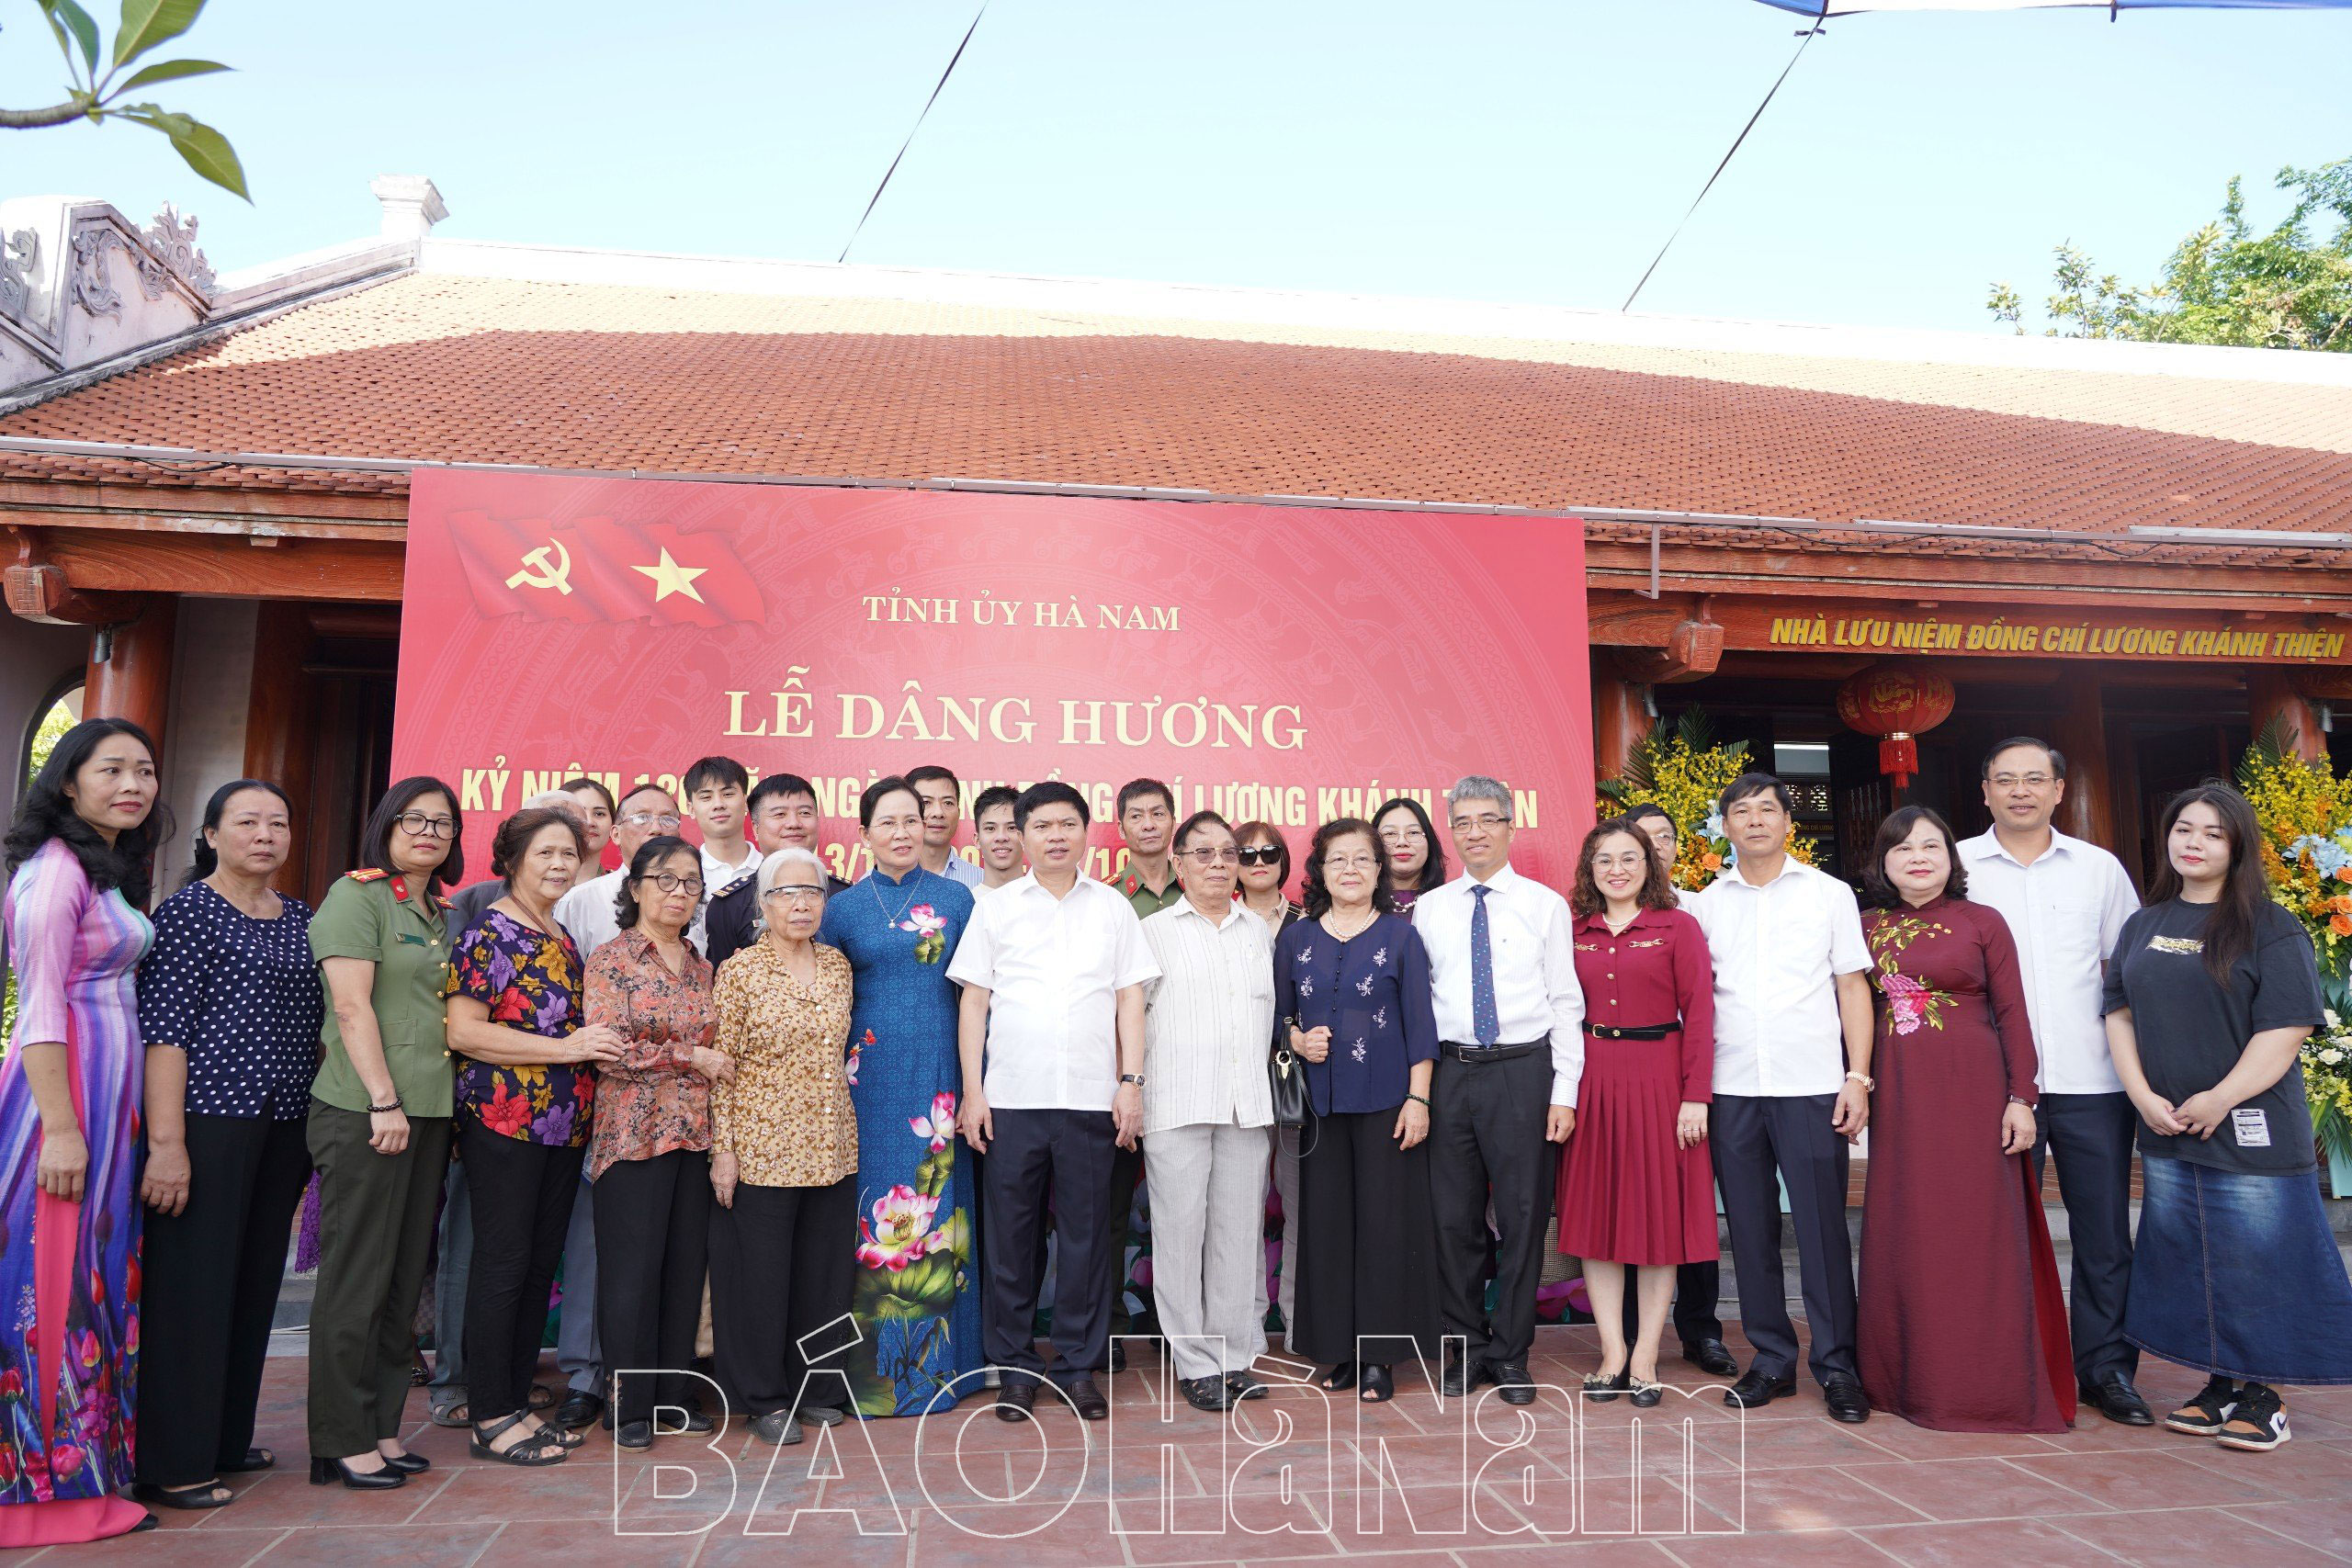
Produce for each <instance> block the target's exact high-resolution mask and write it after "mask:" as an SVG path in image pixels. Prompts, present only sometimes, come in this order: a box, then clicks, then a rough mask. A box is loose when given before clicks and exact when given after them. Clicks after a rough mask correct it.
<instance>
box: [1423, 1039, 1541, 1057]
mask: <svg viewBox="0 0 2352 1568" xmlns="http://www.w3.org/2000/svg"><path fill="white" fill-rule="evenodd" d="M1549 1043H1550V1042H1549V1041H1546V1040H1531V1041H1529V1042H1527V1043H1525V1044H1523V1045H1462V1044H1457V1043H1454V1042H1453V1041H1451V1040H1448V1041H1445V1042H1443V1043H1441V1044H1440V1045H1439V1046H1438V1050H1439V1051H1440V1052H1441V1053H1442V1054H1443V1055H1448V1056H1451V1057H1453V1059H1454V1060H1455V1061H1457V1062H1508V1061H1510V1060H1512V1059H1513V1058H1514V1057H1519V1056H1524V1055H1527V1054H1528V1053H1529V1052H1531V1051H1537V1050H1541V1049H1542V1048H1543V1047H1544V1046H1545V1045H1548V1044H1549Z"/></svg>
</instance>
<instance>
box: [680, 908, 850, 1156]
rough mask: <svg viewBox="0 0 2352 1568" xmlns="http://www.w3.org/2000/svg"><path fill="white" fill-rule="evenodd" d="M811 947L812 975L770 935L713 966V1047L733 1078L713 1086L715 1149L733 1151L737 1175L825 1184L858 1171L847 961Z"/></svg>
mask: <svg viewBox="0 0 2352 1568" xmlns="http://www.w3.org/2000/svg"><path fill="white" fill-rule="evenodd" d="M815 945H816V949H817V983H816V985H815V986H813V987H810V986H805V985H803V984H801V982H800V981H798V980H797V979H795V978H794V977H793V976H791V975H790V974H788V973H786V969H785V967H784V960H783V958H782V957H781V956H780V955H779V954H778V953H776V950H775V946H774V945H773V944H772V943H770V942H764V941H762V942H753V943H752V945H751V946H749V947H747V948H744V949H743V950H742V951H741V952H740V953H736V954H735V956H734V957H732V958H730V959H729V960H728V961H727V962H726V963H725V964H721V965H719V969H718V995H717V996H716V997H715V998H713V1000H714V1004H715V1006H716V1008H717V1010H718V1040H717V1041H716V1042H715V1043H716V1044H717V1045H718V1049H719V1050H721V1051H724V1052H725V1053H726V1054H727V1055H729V1056H732V1057H733V1058H734V1059H735V1081H734V1082H732V1083H718V1084H713V1085H712V1086H711V1090H710V1111H711V1138H710V1148H711V1152H712V1153H713V1154H723V1153H732V1154H733V1155H734V1156H735V1167H736V1176H737V1179H740V1180H742V1181H747V1182H749V1183H751V1184H752V1186H754V1187H830V1186H831V1185H832V1184H833V1183H834V1182H836V1181H839V1180H840V1179H842V1178H843V1177H845V1176H851V1175H854V1174H855V1172H856V1170H857V1112H856V1111H855V1110H854V1108H853V1107H852V1106H851V1103H850V1095H849V1069H848V1066H847V1064H846V1063H845V1062H844V1060H843V1055H842V1047H843V1045H844V1044H845V1043H846V1042H847V1041H848V1039H849V1003H850V968H849V960H848V959H847V958H846V957H844V956H843V955H842V951H841V949H839V948H837V947H827V946H825V945H824V944H823V943H822V942H819V943H817V944H815Z"/></svg>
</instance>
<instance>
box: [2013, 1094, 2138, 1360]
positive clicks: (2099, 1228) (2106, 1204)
mask: <svg viewBox="0 0 2352 1568" xmlns="http://www.w3.org/2000/svg"><path fill="white" fill-rule="evenodd" d="M2034 1120H2035V1122H2037V1123H2038V1124H2039V1126H2038V1129H2037V1130H2038V1131H2039V1132H2040V1134H2041V1138H2040V1141H2038V1142H2037V1143H2036V1144H2035V1145H2033V1184H2034V1187H2035V1188H2036V1189H2037V1190H2039V1189H2040V1188H2041V1162H2042V1160H2043V1158H2044V1157H2045V1156H2048V1155H2051V1154H2055V1155H2056V1156H2058V1196H2059V1197H2060V1198H2062V1199H2063V1200H2064V1201H2065V1204H2066V1231H2067V1235H2068V1236H2069V1237H2070V1238H2071V1239H2072V1241H2073V1244H2074V1249H2075V1261H2074V1267H2073V1269H2071V1271H2070V1272H2071V1274H2072V1284H2073V1289H2072V1290H2070V1291H2069V1292H2067V1317H2068V1319H2069V1326H2070V1327H2071V1328H2072V1329H2073V1331H2074V1341H2075V1377H2076V1378H2078V1379H2079V1380H2080V1381H2082V1382H2086V1383H2095V1382H2098V1380H2099V1379H2101V1378H2103V1377H2105V1376H2106V1375H2107V1374H2108V1373H2109V1372H2121V1373H2122V1374H2123V1375H2124V1376H2125V1377H2127V1378H2128V1377H2131V1375H2132V1374H2134V1373H2135V1372H2137V1371H2139V1370H2140V1352H2139V1350H2138V1348H2136V1347H2134V1346H2133V1345H2131V1343H2130V1342H2129V1341H2128V1340H2126V1339H2125V1338H2124V1337H2123V1304H2124V1298H2125V1297H2126V1296H2127V1295H2129V1294H2130V1292H2131V1140H2132V1136H2133V1131H2134V1128H2135V1127H2136V1125H2137V1123H2138V1122H2139V1114H2138V1112H2136V1111H2133V1110H2132V1109H2131V1096H2130V1095H2127V1094H2045V1095H2043V1096H2042V1097H2041V1108H2040V1109H2039V1110H2038V1111H2035V1112H2034Z"/></svg>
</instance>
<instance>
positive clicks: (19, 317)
mask: <svg viewBox="0 0 2352 1568" xmlns="http://www.w3.org/2000/svg"><path fill="white" fill-rule="evenodd" d="M38 265H40V234H39V233H37V232H35V231H33V230H30V229H19V230H17V231H15V232H14V233H12V234H9V235H8V236H7V237H6V239H5V241H0V316H6V317H9V318H11V319H12V320H15V321H23V320H24V319H25V307H26V306H28V305H29V304H30V303H31V302H32V297H33V268H34V267H36V266H38Z"/></svg>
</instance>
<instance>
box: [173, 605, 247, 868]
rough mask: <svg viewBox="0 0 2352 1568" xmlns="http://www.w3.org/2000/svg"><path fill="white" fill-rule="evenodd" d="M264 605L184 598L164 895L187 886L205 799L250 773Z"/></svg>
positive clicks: (176, 674)
mask: <svg viewBox="0 0 2352 1568" xmlns="http://www.w3.org/2000/svg"><path fill="white" fill-rule="evenodd" d="M259 611H260V601H258V600H254V599H195V598H187V599H182V600H181V601H180V607H179V630H178V633H177V636H176V639H175V647H174V649H173V654H172V700H171V705H170V707H169V708H168V709H166V710H165V712H166V714H167V715H168V716H167V717H166V718H165V720H164V803H165V804H166V805H168V806H169V807H171V809H172V819H173V822H174V823H175V828H174V830H173V838H172V841H171V843H170V845H169V846H168V847H167V848H166V849H165V851H164V855H163V857H162V860H161V862H160V863H159V864H158V865H157V867H156V872H157V879H156V880H157V889H156V890H157V892H158V893H159V894H160V893H162V892H164V891H167V890H168V891H177V889H178V887H179V883H180V877H181V875H182V874H184V873H185V872H186V871H187V866H188V860H189V856H190V855H191V853H192V852H193V851H192V848H191V846H192V844H193V842H194V840H195V836H196V829H197V824H198V822H200V821H202V820H203V818H204V803H205V802H206V801H207V800H209V799H210V798H211V795H212V792H213V791H214V790H216V789H219V788H220V786H221V785H222V784H227V783H228V782H229V781H230V780H231V779H233V778H242V777H243V775H244V772H245V709H246V707H247V706H248V705H250V703H251V702H252V698H253V681H254V626H255V625H256V623H257V618H258V614H259Z"/></svg>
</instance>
